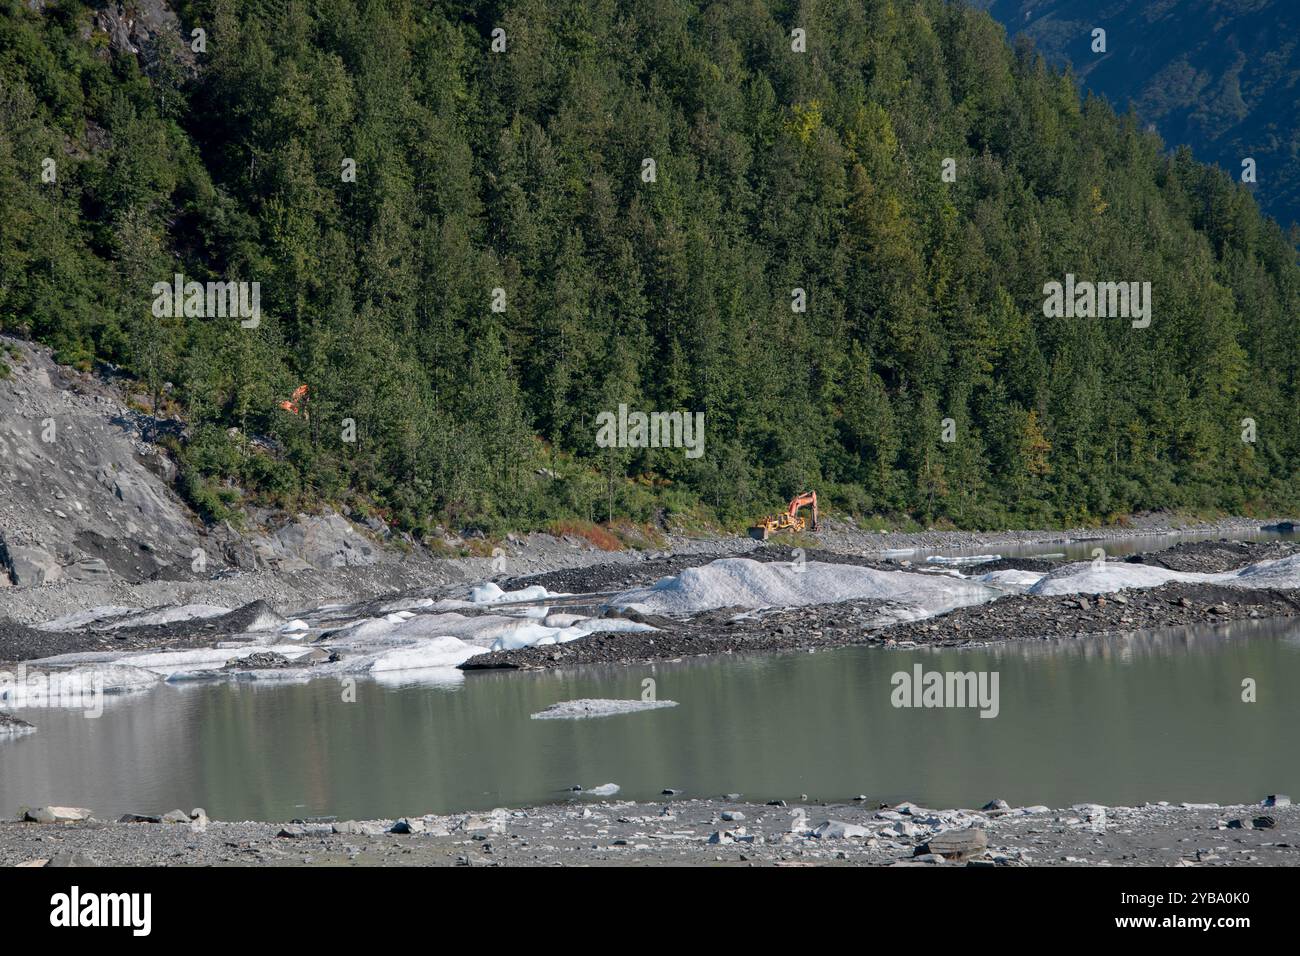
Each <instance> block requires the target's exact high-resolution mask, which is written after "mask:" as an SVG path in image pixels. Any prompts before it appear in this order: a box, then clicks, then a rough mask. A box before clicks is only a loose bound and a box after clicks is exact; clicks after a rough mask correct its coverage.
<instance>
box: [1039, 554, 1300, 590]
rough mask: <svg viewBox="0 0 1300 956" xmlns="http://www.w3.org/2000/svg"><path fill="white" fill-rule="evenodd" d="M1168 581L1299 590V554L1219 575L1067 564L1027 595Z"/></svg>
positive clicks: (1151, 567) (1122, 564)
mask: <svg viewBox="0 0 1300 956" xmlns="http://www.w3.org/2000/svg"><path fill="white" fill-rule="evenodd" d="M1171 581H1183V582H1187V583H1192V584H1219V585H1224V586H1227V587H1240V588H1300V554H1293V555H1290V556H1289V557H1285V558H1277V559H1276V560H1272V561H1260V562H1259V563H1257V564H1250V565H1247V566H1246V567H1244V568H1242V569H1240V570H1238V571H1225V572H1223V573H1221V574H1210V573H1201V572H1194V571H1171V570H1169V569H1168V568H1161V567H1156V566H1154V565H1150V564H1130V563H1128V562H1126V561H1107V562H1104V563H1099V562H1091V561H1090V562H1080V563H1078V564H1067V565H1066V566H1064V567H1062V568H1057V569H1056V570H1054V571H1052V572H1051V573H1050V574H1048V575H1045V576H1044V577H1043V579H1042V580H1041V581H1039V582H1038V583H1037V584H1035V585H1034V586H1033V587H1031V588H1030V589H1029V593H1030V594H1049V595H1055V594H1110V593H1112V592H1114V591H1119V590H1122V589H1124V588H1154V587H1159V586H1160V585H1162V584H1168V583H1170V582H1171Z"/></svg>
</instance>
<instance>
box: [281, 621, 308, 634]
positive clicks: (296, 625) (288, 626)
mask: <svg viewBox="0 0 1300 956" xmlns="http://www.w3.org/2000/svg"><path fill="white" fill-rule="evenodd" d="M309 629H310V627H309V625H308V624H307V622H306V621H304V620H303V619H302V618H300V617H296V618H294V619H293V620H292V621H289V622H287V623H285V624H284V625H282V626H281V627H280V633H281V634H296V633H299V632H301V631H306V630H309Z"/></svg>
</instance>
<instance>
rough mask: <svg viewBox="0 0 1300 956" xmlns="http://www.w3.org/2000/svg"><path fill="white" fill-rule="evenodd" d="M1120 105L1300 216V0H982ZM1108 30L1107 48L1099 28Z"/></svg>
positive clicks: (1292, 216)
mask: <svg viewBox="0 0 1300 956" xmlns="http://www.w3.org/2000/svg"><path fill="white" fill-rule="evenodd" d="M974 5H975V6H979V7H982V8H984V9H987V10H988V11H989V13H991V14H993V16H995V17H996V18H997V19H998V20H999V21H1000V22H1001V23H1003V24H1004V25H1005V26H1006V27H1007V29H1008V30H1011V31H1013V32H1015V33H1017V34H1020V33H1023V34H1024V35H1025V36H1027V37H1029V38H1030V39H1031V40H1033V42H1034V45H1035V46H1036V47H1037V48H1038V49H1039V50H1040V51H1041V52H1042V53H1043V54H1044V55H1045V56H1046V57H1047V58H1048V60H1049V62H1052V63H1059V64H1065V63H1068V64H1070V65H1071V67H1072V69H1073V72H1074V75H1075V76H1076V77H1077V78H1078V79H1079V80H1080V82H1081V83H1083V84H1084V85H1085V86H1086V87H1087V88H1088V89H1089V90H1092V91H1093V92H1096V93H1100V94H1102V95H1104V96H1106V97H1107V98H1108V99H1109V100H1110V102H1111V103H1113V104H1114V105H1115V108H1116V109H1118V110H1121V111H1124V110H1127V109H1128V107H1129V106H1130V105H1132V106H1133V108H1134V109H1136V110H1137V112H1138V115H1139V116H1141V117H1142V119H1143V120H1145V121H1149V122H1151V123H1153V124H1155V126H1156V128H1157V129H1158V130H1159V131H1160V134H1161V135H1162V136H1164V137H1165V139H1166V140H1167V141H1168V142H1170V143H1186V144H1187V145H1189V146H1191V147H1192V151H1193V152H1194V153H1195V154H1196V156H1197V158H1198V159H1201V160H1205V161H1207V162H1215V163H1218V164H1219V165H1220V166H1222V167H1223V168H1224V169H1226V170H1227V171H1228V172H1229V173H1231V174H1233V175H1238V176H1239V175H1241V172H1242V166H1241V163H1242V160H1243V159H1245V158H1247V157H1249V158H1251V159H1254V160H1255V165H1256V172H1255V176H1256V183H1255V185H1254V187H1253V190H1254V193H1255V198H1256V200H1257V201H1258V202H1259V204H1260V205H1261V207H1263V209H1264V210H1265V211H1267V212H1268V213H1269V214H1270V215H1272V216H1273V217H1274V218H1275V219H1277V220H1278V222H1280V223H1282V225H1283V226H1284V227H1285V226H1288V225H1290V224H1291V223H1295V222H1300V7H1297V5H1296V4H1295V2H1294V0H1164V2H1161V3H1151V2H1150V0H975V3H974ZM1097 28H1101V29H1104V30H1105V31H1106V51H1105V52H1104V53H1103V52H1100V51H1094V50H1093V38H1092V31H1093V30H1094V29H1097Z"/></svg>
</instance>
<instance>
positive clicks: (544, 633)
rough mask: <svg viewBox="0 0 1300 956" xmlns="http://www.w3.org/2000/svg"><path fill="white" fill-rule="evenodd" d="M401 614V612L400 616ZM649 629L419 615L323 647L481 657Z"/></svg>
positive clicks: (338, 636) (615, 622)
mask: <svg viewBox="0 0 1300 956" xmlns="http://www.w3.org/2000/svg"><path fill="white" fill-rule="evenodd" d="M399 613H400V612H399ZM652 630H654V628H653V627H651V626H650V625H648V624H638V623H636V622H634V621H628V620H624V619H622V618H576V619H575V620H574V621H572V622H571V623H569V624H567V625H566V626H564V627H548V626H547V625H545V624H543V623H540V621H539V620H537V619H535V618H532V617H530V616H524V617H517V616H508V615H505V614H459V613H457V612H454V611H449V612H446V613H443V614H419V615H415V616H414V617H408V618H406V619H401V618H400V617H399V616H398V615H388V616H386V617H382V618H371V619H369V620H366V621H359V622H357V623H355V624H351V625H349V626H347V627H345V628H341V629H340V630H338V631H335V632H334V633H333V634H332V635H331V636H330V638H329V640H328V641H326V642H325V646H328V647H348V648H351V649H354V650H356V649H360V650H364V649H367V648H370V647H373V646H376V645H378V644H381V643H394V642H403V641H410V640H413V639H418V638H429V637H455V638H459V639H460V640H462V641H464V642H465V643H467V644H472V645H476V646H477V647H478V648H479V650H480V651H487V650H498V651H499V650H513V649H516V648H520V647H529V646H531V645H533V644H563V643H566V642H568V641H572V640H577V639H578V638H579V637H585V636H587V635H588V634H592V633H595V632H596V631H652Z"/></svg>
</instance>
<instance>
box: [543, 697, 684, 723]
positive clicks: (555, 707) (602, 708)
mask: <svg viewBox="0 0 1300 956" xmlns="http://www.w3.org/2000/svg"><path fill="white" fill-rule="evenodd" d="M676 706H677V701H675V700H603V699H592V698H589V699H583V700H562V701H560V702H559V703H558V704H552V705H551V706H550V707H547V708H546V709H545V710H542V711H538V712H537V713H535V714H533V715H532V719H533V720H581V719H583V718H586V717H613V716H615V715H617V714H635V713H640V712H641V711H643V710H658V709H660V708H662V707H676Z"/></svg>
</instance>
